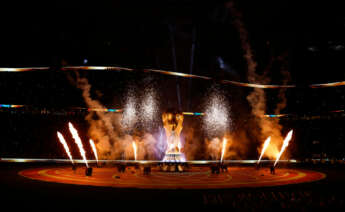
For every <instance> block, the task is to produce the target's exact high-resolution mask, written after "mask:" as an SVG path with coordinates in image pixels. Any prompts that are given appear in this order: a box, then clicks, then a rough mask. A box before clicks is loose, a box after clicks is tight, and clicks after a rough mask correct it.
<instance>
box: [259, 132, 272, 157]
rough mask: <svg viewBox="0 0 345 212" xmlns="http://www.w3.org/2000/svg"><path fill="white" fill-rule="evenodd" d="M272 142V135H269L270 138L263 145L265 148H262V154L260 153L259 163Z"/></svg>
mask: <svg viewBox="0 0 345 212" xmlns="http://www.w3.org/2000/svg"><path fill="white" fill-rule="evenodd" d="M270 142H271V136H270V137H268V138H267V139H266V140H265V143H264V146H263V148H262V150H261V155H260V157H259V160H258V162H257V164H259V163H260V161H261V158H262V156H263V155H264V154H265V151H266V149H267V147H268V145H269V144H270Z"/></svg>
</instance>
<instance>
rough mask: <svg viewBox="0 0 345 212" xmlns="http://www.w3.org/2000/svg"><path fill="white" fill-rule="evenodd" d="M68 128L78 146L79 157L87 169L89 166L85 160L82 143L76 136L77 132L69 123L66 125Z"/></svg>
mask: <svg viewBox="0 0 345 212" xmlns="http://www.w3.org/2000/svg"><path fill="white" fill-rule="evenodd" d="M68 126H69V131H70V132H71V134H72V137H73V139H74V141H75V143H76V144H77V145H78V148H79V152H80V155H81V157H82V158H83V160H84V162H85V165H86V167H88V168H89V164H88V163H87V160H86V155H85V150H84V148H83V143H82V142H81V140H80V137H79V135H78V131H77V130H76V129H75V128H74V127H73V125H72V123H71V122H69V123H68Z"/></svg>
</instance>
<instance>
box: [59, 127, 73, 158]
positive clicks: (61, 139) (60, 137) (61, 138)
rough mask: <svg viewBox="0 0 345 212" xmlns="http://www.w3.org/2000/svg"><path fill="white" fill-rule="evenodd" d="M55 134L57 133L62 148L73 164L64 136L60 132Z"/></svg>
mask: <svg viewBox="0 0 345 212" xmlns="http://www.w3.org/2000/svg"><path fill="white" fill-rule="evenodd" d="M57 135H58V138H59V141H60V143H61V144H62V145H63V148H64V149H65V151H66V153H67V155H68V157H69V159H70V160H71V162H72V164H74V161H73V158H72V155H71V152H70V151H69V148H68V145H67V143H66V140H65V138H64V137H63V136H62V134H61V133H60V132H57Z"/></svg>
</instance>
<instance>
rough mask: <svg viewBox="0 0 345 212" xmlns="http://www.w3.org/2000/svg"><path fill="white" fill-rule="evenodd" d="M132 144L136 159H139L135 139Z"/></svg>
mask: <svg viewBox="0 0 345 212" xmlns="http://www.w3.org/2000/svg"><path fill="white" fill-rule="evenodd" d="M132 146H133V153H134V160H137V145H136V144H135V142H134V141H133V143H132Z"/></svg>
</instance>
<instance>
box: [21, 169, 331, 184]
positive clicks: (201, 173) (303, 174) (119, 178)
mask: <svg viewBox="0 0 345 212" xmlns="http://www.w3.org/2000/svg"><path fill="white" fill-rule="evenodd" d="M19 174H20V175H21V176H24V177H26V178H30V179H34V180H41V181H47V182H55V183H66V184H75V185H87V186H103V187H117V188H144V189H219V188H240V187H263V186H281V185H288V184H296V183H306V182H312V181H317V180H321V179H323V178H325V177H326V175H325V174H323V173H320V172H315V171H310V170H302V169H290V168H277V169H276V173H275V175H272V174H270V170H269V168H262V169H259V170H256V169H255V168H253V167H230V168H229V170H228V172H221V173H220V174H212V173H211V170H210V168H209V167H191V168H189V169H188V171H185V172H182V173H178V172H162V171H160V170H159V169H158V168H153V169H152V172H151V173H150V175H144V174H143V172H142V171H141V170H140V169H135V168H134V167H127V169H126V172H124V173H119V172H118V171H117V169H116V168H113V167H102V168H93V174H92V176H90V177H88V176H85V168H78V169H77V170H76V171H73V170H72V168H71V167H51V168H35V169H27V170H24V171H21V172H19Z"/></svg>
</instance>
